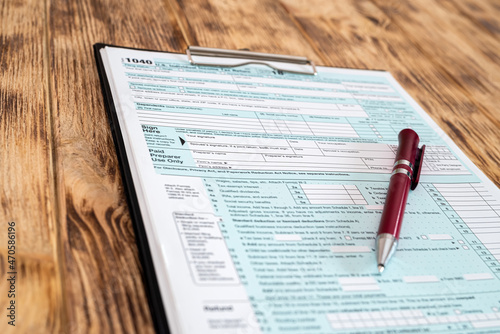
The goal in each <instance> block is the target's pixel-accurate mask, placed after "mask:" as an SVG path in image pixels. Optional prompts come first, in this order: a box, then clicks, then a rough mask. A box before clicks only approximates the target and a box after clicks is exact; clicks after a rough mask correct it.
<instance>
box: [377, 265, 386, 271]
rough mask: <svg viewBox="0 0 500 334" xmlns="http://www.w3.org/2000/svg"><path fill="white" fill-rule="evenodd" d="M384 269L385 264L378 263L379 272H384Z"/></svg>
mask: <svg viewBox="0 0 500 334" xmlns="http://www.w3.org/2000/svg"><path fill="white" fill-rule="evenodd" d="M384 269H385V267H384V265H383V264H379V265H378V272H379V273H381V272H383V271H384Z"/></svg>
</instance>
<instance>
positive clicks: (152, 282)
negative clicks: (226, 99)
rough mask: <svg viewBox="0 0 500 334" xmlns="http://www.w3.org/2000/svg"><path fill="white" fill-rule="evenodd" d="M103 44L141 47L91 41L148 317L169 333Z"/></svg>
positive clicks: (158, 330) (161, 329)
mask: <svg viewBox="0 0 500 334" xmlns="http://www.w3.org/2000/svg"><path fill="white" fill-rule="evenodd" d="M106 46H109V47H116V48H123V49H131V50H142V49H135V48H124V47H119V46H115V45H110V44H103V43H96V44H94V57H95V60H96V65H97V72H98V73H99V79H100V82H101V89H102V95H103V98H104V106H105V109H106V113H107V115H108V120H109V126H110V129H111V134H112V137H113V141H114V143H115V148H116V154H117V156H118V163H119V165H120V171H121V175H122V180H123V187H124V190H125V194H126V198H127V204H128V206H129V210H130V216H131V219H132V225H133V227H134V232H135V236H136V240H137V248H138V250H139V260H140V262H141V265H142V268H143V272H142V279H143V283H144V287H145V290H146V294H147V298H148V304H149V309H150V312H151V317H152V319H153V324H154V327H155V330H156V332H157V333H170V329H169V327H168V321H167V315H166V312H165V307H164V304H163V301H162V298H161V292H160V287H159V285H158V279H157V277H156V271H155V268H154V264H153V258H152V257H151V250H150V247H149V242H148V238H147V234H146V229H145V228H144V222H143V220H142V216H141V210H140V207H139V202H138V200H137V193H136V191H135V187H134V182H133V179H132V173H131V170H130V165H129V162H128V158H127V153H126V150H125V144H124V141H123V135H122V132H121V129H120V123H119V122H118V116H117V114H116V109H115V104H114V101H113V95H112V94H111V88H110V86H109V81H108V77H107V75H106V71H105V68H104V63H103V61H102V57H101V53H100V50H101V49H103V48H105V47H106ZM142 51H153V50H142ZM156 52H158V51H156Z"/></svg>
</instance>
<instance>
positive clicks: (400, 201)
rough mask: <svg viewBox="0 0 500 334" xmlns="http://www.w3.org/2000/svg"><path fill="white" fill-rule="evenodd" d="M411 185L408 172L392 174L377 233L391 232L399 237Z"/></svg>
mask: <svg viewBox="0 0 500 334" xmlns="http://www.w3.org/2000/svg"><path fill="white" fill-rule="evenodd" d="M410 185H411V180H410V178H409V176H408V175H407V174H404V173H396V174H394V175H392V176H391V179H390V181H389V189H388V190H387V197H386V199H385V205H384V211H383V212H382V218H381V219H380V225H379V229H378V232H377V235H378V234H382V233H389V234H391V235H393V236H394V237H396V239H399V231H400V229H401V225H402V222H403V216H404V213H405V207H406V200H407V198H408V193H409V192H410Z"/></svg>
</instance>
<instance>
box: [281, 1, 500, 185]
mask: <svg viewBox="0 0 500 334" xmlns="http://www.w3.org/2000/svg"><path fill="white" fill-rule="evenodd" d="M282 2H283V3H284V5H285V6H286V7H287V8H288V10H289V11H290V13H291V14H292V15H294V16H295V17H296V20H297V22H298V23H299V24H300V25H301V26H302V28H303V31H304V33H305V34H307V35H308V36H309V38H310V40H311V41H313V42H314V43H316V47H317V49H318V50H319V51H320V52H322V53H323V56H324V57H325V58H326V59H327V61H328V63H327V65H331V66H338V67H354V68H367V69H383V70H388V71H390V72H391V73H392V74H393V75H394V77H395V78H396V79H397V80H398V81H399V83H400V84H401V85H402V86H403V87H404V88H405V89H406V90H407V91H408V92H409V93H410V95H411V96H412V97H414V98H415V99H416V100H417V102H418V103H419V104H420V105H421V106H422V107H423V109H424V110H426V111H427V112H428V113H429V114H430V115H431V117H432V118H433V119H434V120H435V121H436V122H437V123H438V125H439V126H440V127H441V128H443V129H444V130H445V132H446V133H447V134H448V135H449V136H450V137H451V138H452V139H453V140H454V141H455V142H456V143H457V145H458V146H459V147H460V148H461V149H462V150H463V151H464V152H465V153H466V154H467V155H468V156H469V158H471V160H472V161H473V162H474V163H475V164H476V165H478V166H479V167H480V168H481V169H482V170H483V171H484V172H485V173H486V174H487V175H488V176H489V177H490V179H492V181H493V182H495V183H496V184H497V185H500V170H499V169H498V165H499V162H500V131H499V126H498V123H497V121H496V118H495V117H492V115H493V114H494V113H495V110H493V109H490V108H489V107H488V106H486V105H483V104H481V103H480V102H478V101H479V100H478V98H477V96H476V95H474V94H475V93H473V92H472V91H469V90H467V88H466V87H467V84H465V83H464V80H465V79H463V78H461V77H460V76H459V74H458V72H452V71H448V70H447V69H448V67H446V68H445V67H443V66H442V65H440V64H441V63H442V62H443V61H445V60H443V58H444V57H445V51H442V52H443V54H442V53H437V52H434V53H432V54H431V53H429V52H426V48H423V47H422V46H421V45H420V44H419V43H417V42H416V41H415V39H416V38H417V37H415V36H414V35H415V34H417V30H418V29H417V28H414V29H411V30H410V28H407V27H408V26H410V25H411V24H412V22H414V21H415V20H417V19H416V18H415V17H418V16H419V15H420V12H415V13H412V20H409V19H408V20H406V21H405V22H404V23H403V22H398V23H397V24H396V23H395V22H394V21H393V19H392V18H391V17H390V16H389V15H387V14H386V13H385V12H384V11H382V10H381V9H380V8H379V7H378V6H376V5H375V4H374V3H373V2H372V1H368V0H361V1H351V2H323V1H319V0H317V1H302V0H283V1H282ZM304 8H307V9H306V10H304ZM405 9H406V10H407V11H409V10H410V9H409V8H405ZM387 11H389V10H388V9H387ZM403 24H404V25H405V27H406V28H405V29H406V30H403V29H402V28H401V27H400V25H403ZM407 31H410V33H408V32H407ZM464 38H465V37H464ZM450 52H454V53H459V52H460V50H457V49H452V50H450ZM478 56H479V55H478ZM440 57H441V58H440ZM464 57H465V56H464ZM454 59H458V56H454ZM455 66H457V67H466V66H467V64H466V63H464V62H462V63H457V64H455ZM485 142H488V143H490V144H491V146H490V145H488V146H485V145H483V143H485Z"/></svg>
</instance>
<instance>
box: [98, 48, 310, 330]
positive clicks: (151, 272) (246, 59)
mask: <svg viewBox="0 0 500 334" xmlns="http://www.w3.org/2000/svg"><path fill="white" fill-rule="evenodd" d="M105 47H119V48H123V49H130V50H140V51H154V52H159V51H157V50H151V49H139V48H129V47H121V46H116V45H112V44H105V43H97V44H94V46H93V48H94V57H95V60H96V65H97V71H98V74H99V79H100V82H101V89H102V92H103V98H104V105H105V109H106V113H107V115H108V121H109V126H110V129H111V134H112V137H113V142H114V144H115V147H116V153H117V156H118V163H119V165H120V171H121V175H122V179H123V186H124V189H125V194H126V198H127V204H128V206H129V210H130V216H131V219H132V222H133V224H132V225H133V227H134V232H135V235H136V239H137V248H138V250H139V259H140V262H141V265H142V267H143V277H142V278H143V283H144V288H145V290H146V294H147V298H148V303H149V309H150V311H151V316H152V319H153V323H154V326H155V330H156V332H157V333H170V329H169V326H168V319H167V316H166V312H165V307H164V304H163V301H162V297H161V293H160V288H159V285H158V278H157V275H156V272H155V268H154V264H153V260H152V256H151V249H150V245H149V242H148V238H147V234H146V230H145V228H144V222H143V219H142V215H141V210H140V207H139V203H138V198H137V192H136V190H135V186H134V182H133V178H132V174H131V168H130V164H129V160H128V157H127V153H126V149H125V145H124V141H123V134H122V131H121V129H120V125H119V121H118V118H117V113H116V108H115V103H114V100H113V97H112V94H111V88H110V84H109V79H108V77H107V75H106V72H105V69H104V64H103V59H102V57H101V53H100V50H101V49H103V48H105ZM164 53H177V52H167V51H164ZM177 54H180V53H177ZM186 55H187V57H188V60H189V62H190V63H191V64H192V65H200V66H217V67H237V66H244V65H248V64H259V65H265V66H269V67H271V68H273V69H274V70H276V71H282V72H290V73H296V74H306V75H313V76H314V75H317V70H316V66H315V64H314V62H313V61H311V60H309V59H307V58H305V57H298V56H289V55H277V54H269V53H261V52H251V51H244V50H227V49H216V48H206V47H199V46H189V47H188V48H187V49H186ZM197 56H201V57H207V56H208V57H220V58H221V59H224V58H236V59H242V60H243V61H242V62H240V63H238V64H227V63H224V62H222V61H221V62H220V63H218V64H217V63H205V62H202V61H198V60H196V59H195V58H196V57H197ZM269 62H279V63H289V64H299V65H306V66H308V67H309V70H304V71H290V70H287V69H286V68H283V67H277V66H274V65H272V64H270V63H269Z"/></svg>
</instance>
